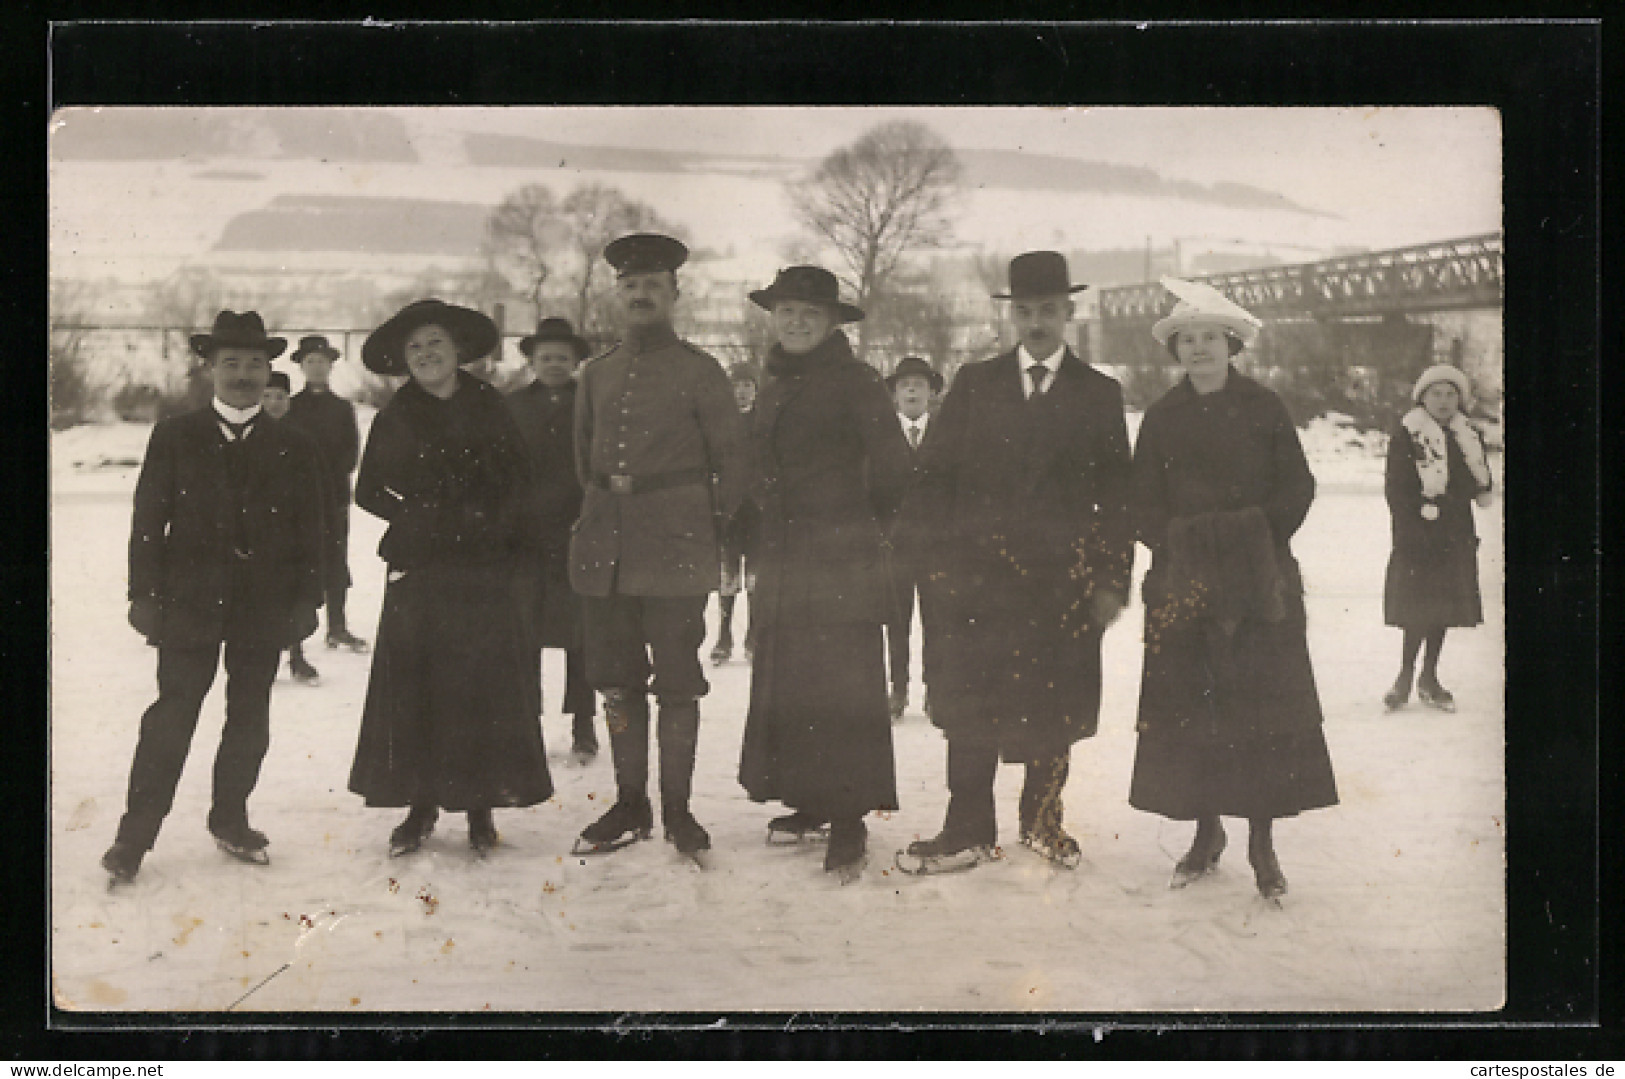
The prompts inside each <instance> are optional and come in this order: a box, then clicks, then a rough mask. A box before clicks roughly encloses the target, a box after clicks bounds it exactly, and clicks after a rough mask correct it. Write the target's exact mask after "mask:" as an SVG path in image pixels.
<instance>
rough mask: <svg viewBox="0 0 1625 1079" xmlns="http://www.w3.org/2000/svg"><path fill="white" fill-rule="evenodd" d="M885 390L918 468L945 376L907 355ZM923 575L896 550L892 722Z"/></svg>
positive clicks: (891, 575)
mask: <svg viewBox="0 0 1625 1079" xmlns="http://www.w3.org/2000/svg"><path fill="white" fill-rule="evenodd" d="M886 388H887V389H888V390H890V391H891V395H892V404H893V405H894V406H895V407H896V409H897V422H898V423H899V424H900V425H902V428H903V436H904V437H905V438H907V439H908V446H909V450H908V452H909V462H910V463H911V464H912V465H913V466H914V467H915V468H918V467H919V464H920V447H921V446H923V445H924V444H925V429H926V428H927V427H928V426H929V425H930V423H931V412H930V406H931V403H932V401H933V400H935V398H936V396H937V394H939V393H941V392H942V376H941V375H940V374H938V373H937V371H936V368H934V367H932V366H931V365H930V364H929V363H927V362H926V361H925V360H923V359H921V358H920V357H918V356H905V357H903V359H902V360H900V361H899V362H898V364H897V368H896V369H895V370H894V371H892V373H891V376H890V377H889V378H887V379H886ZM921 576H922V575H921V573H920V565H919V561H918V553H917V552H915V551H912V550H908V549H905V548H904V547H902V546H899V547H897V548H896V549H894V550H893V551H892V553H891V558H890V560H889V565H888V573H887V577H888V585H889V587H890V589H891V601H892V613H891V618H890V620H889V621H887V623H886V651H887V653H888V656H887V658H888V662H889V666H890V668H891V701H890V705H891V717H892V719H893V720H898V719H901V718H902V716H903V712H904V710H905V709H907V708H908V650H909V636H910V632H911V630H912V623H913V621H914V594H915V593H916V592H918V591H919V586H920V581H921ZM920 600H921V611H920V624H921V635H922V636H923V637H926V638H929V637H930V634H931V629H930V628H928V627H929V624H928V622H927V615H926V612H925V610H924V606H925V604H926V603H928V602H930V601H929V600H927V599H926V598H925V594H924V593H923V592H922V593H921V594H920ZM928 647H929V646H928V645H926V644H925V643H924V642H922V648H921V666H922V667H924V668H925V670H924V671H922V672H921V673H922V677H923V678H924V680H925V683H926V691H925V710H926V714H927V715H929V714H930V712H931V690H930V685H931V681H930V660H928V659H927V658H926V648H928Z"/></svg>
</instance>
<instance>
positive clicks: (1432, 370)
mask: <svg viewBox="0 0 1625 1079" xmlns="http://www.w3.org/2000/svg"><path fill="white" fill-rule="evenodd" d="M1437 382H1448V383H1450V384H1451V385H1452V386H1454V387H1456V392H1457V393H1458V394H1460V395H1461V404H1462V407H1464V408H1465V407H1466V405H1467V402H1468V400H1469V399H1470V398H1471V397H1472V395H1473V384H1472V380H1470V379H1469V378H1468V377H1467V375H1466V373H1465V372H1464V371H1462V369H1461V368H1459V367H1452V366H1450V365H1449V364H1448V363H1436V364H1434V365H1433V366H1432V367H1429V368H1428V369H1427V370H1426V371H1423V372H1422V373H1421V374H1420V375H1418V376H1417V379H1416V385H1414V386H1412V387H1411V400H1412V401H1414V402H1416V403H1417V404H1421V403H1422V395H1423V394H1424V393H1426V392H1427V388H1428V387H1429V386H1432V385H1433V384H1434V383H1437Z"/></svg>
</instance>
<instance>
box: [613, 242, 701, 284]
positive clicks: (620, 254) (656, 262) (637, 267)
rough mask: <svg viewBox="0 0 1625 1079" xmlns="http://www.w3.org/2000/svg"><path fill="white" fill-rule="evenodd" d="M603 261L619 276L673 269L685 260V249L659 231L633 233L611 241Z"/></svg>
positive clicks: (679, 243) (686, 250)
mask: <svg viewBox="0 0 1625 1079" xmlns="http://www.w3.org/2000/svg"><path fill="white" fill-rule="evenodd" d="M604 261H605V262H607V263H609V264H610V265H611V266H613V267H615V272H616V274H618V275H619V276H621V277H625V276H626V275H627V274H634V273H659V272H661V271H662V270H675V269H677V267H679V266H681V265H682V264H683V263H684V262H687V261H688V248H686V247H684V246H683V244H682V241H680V240H674V239H672V238H671V237H670V236H662V235H661V234H660V233H658V232H633V233H629V234H628V235H626V236H622V237H621V238H620V239H617V240H611V241H610V242H609V244H608V245H607V246H606V247H605V248H604Z"/></svg>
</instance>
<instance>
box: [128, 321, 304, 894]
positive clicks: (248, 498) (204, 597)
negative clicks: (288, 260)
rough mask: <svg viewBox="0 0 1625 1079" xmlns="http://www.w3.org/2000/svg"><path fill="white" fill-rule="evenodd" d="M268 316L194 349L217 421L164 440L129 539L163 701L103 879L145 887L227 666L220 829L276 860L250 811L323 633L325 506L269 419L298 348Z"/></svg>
mask: <svg viewBox="0 0 1625 1079" xmlns="http://www.w3.org/2000/svg"><path fill="white" fill-rule="evenodd" d="M287 347H288V345H287V341H286V340H285V339H283V338H280V337H267V336H266V334H265V323H264V322H263V321H262V320H261V319H260V316H259V315H258V313H256V312H253V311H246V312H244V313H242V314H240V315H239V314H237V313H235V312H233V311H222V312H220V314H219V316H218V317H216V319H215V321H214V329H213V330H212V332H210V333H204V334H194V335H193V336H192V349H193V351H194V352H196V353H197V354H198V355H199V356H200V357H202V358H203V361H204V363H205V365H206V369H207V370H208V372H209V377H210V379H211V380H212V381H213V383H214V399H213V400H212V401H211V402H210V403H209V404H208V405H205V406H204V407H203V408H200V409H197V410H196V411H193V412H189V413H186V414H185V415H181V416H177V417H174V418H172V419H167V420H163V421H162V422H160V423H159V424H158V425H157V426H156V427H154V428H153V430H152V439H151V441H150V442H148V443H147V452H146V456H145V458H144V459H143V460H142V463H141V478H140V479H139V480H137V481H136V487H135V509H134V514H133V516H132V519H131V524H130V592H129V595H130V613H129V620H130V625H131V627H132V628H134V629H135V631H136V632H137V633H140V634H141V635H142V636H143V637H145V638H146V639H147V641H148V642H149V643H151V644H155V645H157V646H158V699H157V700H156V701H155V702H153V704H152V707H150V708H148V709H147V711H146V714H145V715H143V716H142V717H141V734H140V738H139V740H138V741H137V742H136V747H135V759H134V761H132V762H131V764H130V786H129V795H128V800H127V805H126V809H125V813H124V816H123V818H122V819H121V820H120V821H119V826H118V836H117V838H116V839H115V840H114V843H113V845H112V847H110V848H109V849H108V851H107V853H106V854H105V855H103V856H102V868H104V869H106V870H107V872H108V874H109V876H110V878H111V883H113V884H124V883H128V882H129V881H131V880H134V879H135V875H136V872H137V871H138V870H139V869H140V867H141V859H142V858H143V856H145V854H146V853H147V851H148V850H150V849H152V845H153V843H154V841H155V840H156V839H157V837H158V829H159V827H160V826H161V825H162V824H163V820H164V817H166V816H167V815H168V814H169V810H170V807H171V805H172V804H173V802H174V799H175V787H176V785H177V784H178V783H179V782H180V778H181V769H182V767H183V766H184V765H185V764H186V756H187V753H188V751H189V749H190V748H191V743H192V735H193V733H194V732H195V731H196V730H197V721H198V713H199V711H200V710H201V709H202V707H203V698H204V697H205V696H206V695H207V694H208V692H209V687H210V686H211V685H213V683H214V679H215V675H216V672H217V670H218V669H219V666H220V663H221V650H222V647H223V648H224V652H225V667H226V724H225V728H224V729H223V730H222V731H221V734H220V750H219V752H218V753H217V754H216V755H215V760H214V800H213V805H212V806H211V807H210V809H209V817H208V827H209V831H210V832H211V833H213V835H214V837H215V841H216V843H217V844H218V845H219V846H220V848H221V849H222V850H224V851H225V852H226V853H228V854H230V855H231V856H233V857H234V858H237V859H239V860H241V861H245V862H253V863H258V864H264V863H265V862H267V861H268V860H269V859H268V857H267V856H266V853H265V848H266V846H267V845H268V843H269V841H268V840H267V839H266V838H265V834H264V833H263V832H260V831H259V830H258V829H255V828H252V827H250V826H249V823H248V796H249V794H250V793H252V792H253V790H254V787H255V784H256V783H257V782H258V780H259V774H260V764H261V763H262V762H263V761H264V759H265V752H266V749H267V748H268V747H269V745H270V741H271V683H272V681H274V680H275V678H276V668H277V659H278V658H279V657H280V656H281V654H282V650H283V649H284V648H286V647H288V646H289V645H290V644H292V643H294V642H295V641H300V640H303V639H304V638H306V637H308V636H310V634H311V633H313V632H315V630H316V608H317V606H318V605H319V604H320V602H321V564H322V503H321V493H320V491H321V488H320V479H319V478H318V471H317V469H318V465H317V460H316V447H314V446H313V445H311V443H310V440H309V439H308V438H306V437H305V436H304V435H302V434H300V433H299V432H297V431H294V430H292V429H290V428H288V427H287V426H286V425H284V424H280V423H273V422H271V421H269V420H267V419H265V416H264V409H263V405H262V403H261V397H262V395H263V394H264V392H265V385H266V382H267V381H268V380H269V377H270V374H271V361H272V359H274V358H275V357H276V356H278V355H280V354H281V352H282V350H283V349H285V348H287Z"/></svg>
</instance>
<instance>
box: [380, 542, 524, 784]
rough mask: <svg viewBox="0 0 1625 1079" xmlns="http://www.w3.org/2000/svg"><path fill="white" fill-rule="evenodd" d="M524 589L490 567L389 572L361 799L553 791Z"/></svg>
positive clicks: (510, 578) (501, 572)
mask: <svg viewBox="0 0 1625 1079" xmlns="http://www.w3.org/2000/svg"><path fill="white" fill-rule="evenodd" d="M528 600H529V597H528V596H527V595H525V594H523V593H522V592H521V591H520V590H519V589H518V588H516V586H515V582H514V579H513V577H512V576H511V575H510V574H509V573H507V572H504V571H501V570H483V569H461V568H460V569H442V568H429V569H421V570H413V571H412V572H411V573H408V574H407V575H406V576H405V577H403V578H401V579H400V580H397V581H393V582H391V583H390V585H389V586H388V588H387V589H386V590H385V592H384V610H383V615H382V617H381V618H380V620H379V623H378V642H377V648H376V651H375V652H374V654H373V661H372V676H371V679H370V680H369V681H368V683H367V702H366V706H365V708H364V710H363V712H362V717H361V737H360V739H359V742H358V743H357V745H356V755H355V764H354V766H353V767H352V768H351V770H350V790H352V791H354V792H355V793H357V794H359V795H361V796H362V797H363V798H365V799H366V800H367V804H368V805H370V806H406V805H414V804H427V805H436V806H439V807H440V808H442V809H449V810H457V811H462V810H467V809H470V808H478V807H485V806H528V805H535V804H537V803H539V802H544V801H546V800H547V799H548V798H549V797H551V796H552V794H553V780H552V777H551V776H550V775H549V774H548V770H547V754H546V751H545V750H544V748H543V745H542V729H541V724H540V722H539V720H538V716H539V714H540V691H541V679H540V672H539V671H538V669H537V666H536V663H535V653H534V652H533V651H531V647H530V643H531V640H532V635H533V634H534V632H535V631H534V629H533V628H532V627H531V625H530V617H529V612H528V610H526V603H527V601H528Z"/></svg>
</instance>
